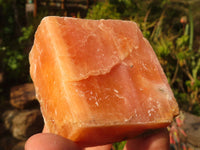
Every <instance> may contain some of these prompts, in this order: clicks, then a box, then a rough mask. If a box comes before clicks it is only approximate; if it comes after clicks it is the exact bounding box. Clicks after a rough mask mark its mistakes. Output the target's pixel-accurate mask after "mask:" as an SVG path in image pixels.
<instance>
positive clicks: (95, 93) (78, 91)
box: [29, 17, 178, 146]
mask: <svg viewBox="0 0 200 150" xmlns="http://www.w3.org/2000/svg"><path fill="white" fill-rule="evenodd" d="M29 58H30V64H31V67H30V73H31V77H32V79H33V82H34V85H35V89H36V93H37V98H38V100H39V102H40V104H41V110H42V113H43V117H44V120H45V124H46V126H47V129H48V130H49V132H51V133H55V134H59V135H61V136H63V137H65V138H68V139H70V140H73V141H75V142H77V143H78V144H80V145H81V146H94V145H100V144H107V143H112V142H116V141H120V140H124V139H127V138H131V137H134V136H137V135H139V134H141V133H143V132H145V131H146V130H149V129H156V128H162V127H166V126H167V125H169V124H170V123H171V121H172V119H173V117H174V116H176V115H177V114H178V105H177V103H176V100H175V98H174V96H173V93H172V91H171V89H170V87H169V85H168V81H167V78H166V76H165V74H164V72H163V70H162V68H161V66H160V64H159V61H158V59H157V57H156V55H155V53H154V51H153V49H152V47H151V46H150V44H149V42H148V41H147V40H146V39H145V38H144V37H143V35H142V33H141V31H140V29H139V28H138V26H137V24H136V23H134V22H131V21H121V20H87V19H76V18H68V17H46V18H44V19H43V20H42V22H41V24H40V25H39V27H38V29H37V32H36V34H35V41H34V45H33V48H32V50H31V52H30V57H29Z"/></svg>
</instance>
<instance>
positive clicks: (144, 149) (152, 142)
mask: <svg viewBox="0 0 200 150" xmlns="http://www.w3.org/2000/svg"><path fill="white" fill-rule="evenodd" d="M169 144H170V143H169V132H168V130H167V129H160V130H159V131H157V132H155V133H153V134H151V135H147V136H143V137H139V138H135V139H132V140H128V141H127V144H126V146H125V147H124V150H161V149H162V150H169Z"/></svg>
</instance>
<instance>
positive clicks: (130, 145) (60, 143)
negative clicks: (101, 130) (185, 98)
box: [25, 129, 169, 150]
mask: <svg viewBox="0 0 200 150" xmlns="http://www.w3.org/2000/svg"><path fill="white" fill-rule="evenodd" d="M45 132H46V131H45V129H44V131H43V133H39V134H36V135H33V136H32V137H30V138H29V139H28V140H27V142H26V144H25V150H111V148H112V145H111V144H108V145H104V146H96V147H90V148H80V147H79V146H78V145H77V144H76V143H74V142H72V141H70V140H68V139H65V138H63V137H61V136H58V135H54V134H51V133H45ZM160 149H162V150H169V133H168V131H167V129H160V130H158V131H156V132H154V133H152V134H148V135H145V136H140V137H137V138H134V139H131V140H128V141H127V143H126V145H125V147H124V150H160Z"/></svg>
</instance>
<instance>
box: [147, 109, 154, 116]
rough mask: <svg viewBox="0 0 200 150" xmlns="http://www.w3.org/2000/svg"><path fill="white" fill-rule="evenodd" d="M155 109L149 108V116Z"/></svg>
mask: <svg viewBox="0 0 200 150" xmlns="http://www.w3.org/2000/svg"><path fill="white" fill-rule="evenodd" d="M154 111H155V110H154V108H151V109H150V110H148V114H149V117H150V116H151V115H152V114H151V113H152V112H154Z"/></svg>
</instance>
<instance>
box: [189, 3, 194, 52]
mask: <svg viewBox="0 0 200 150" xmlns="http://www.w3.org/2000/svg"><path fill="white" fill-rule="evenodd" d="M189 7H190V8H189V21H190V40H189V50H190V51H191V50H192V47H193V37H194V24H193V15H192V5H191V4H190V6H189Z"/></svg>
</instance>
